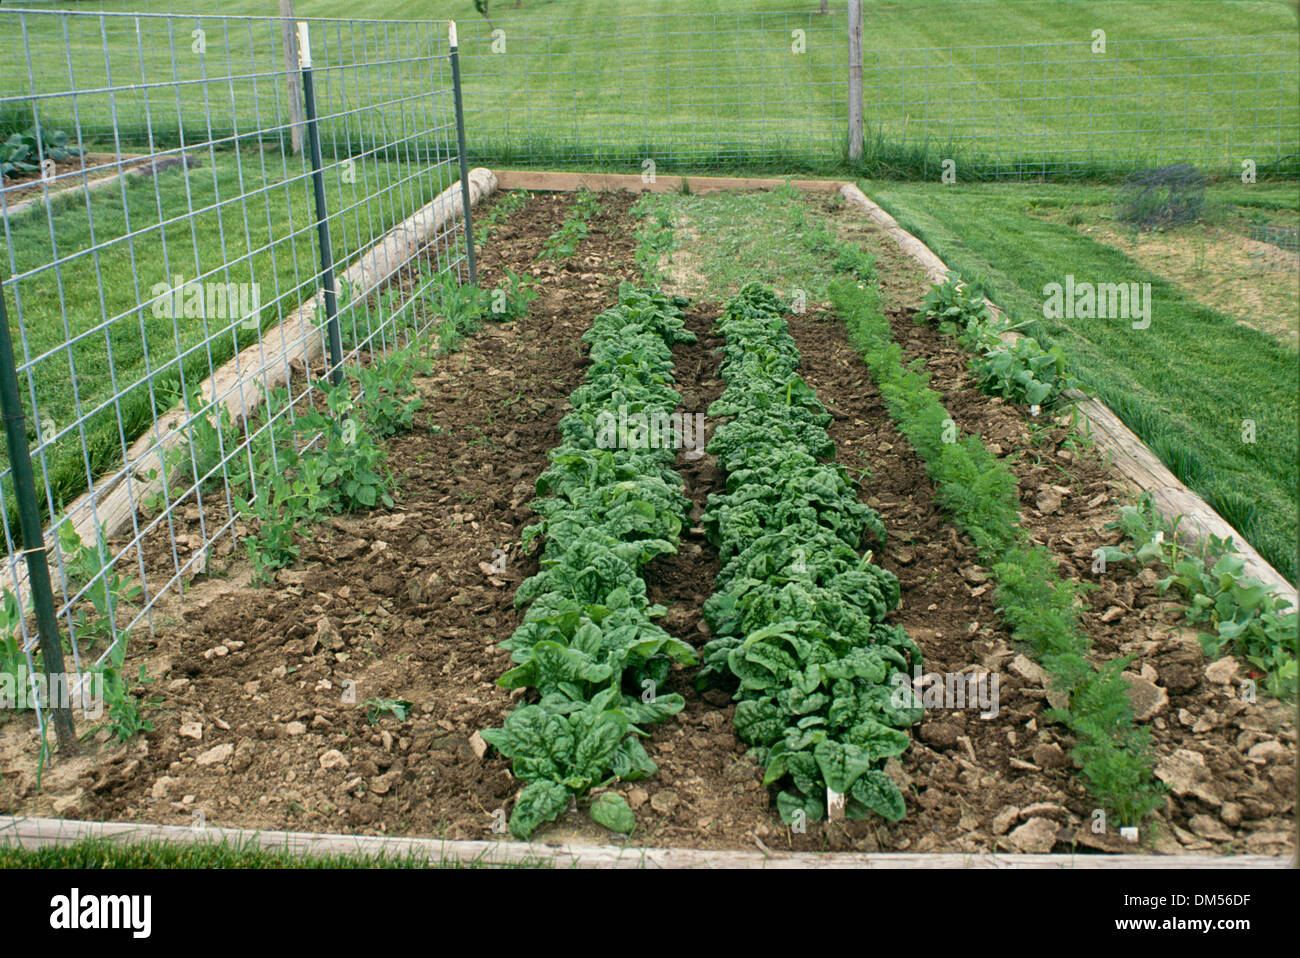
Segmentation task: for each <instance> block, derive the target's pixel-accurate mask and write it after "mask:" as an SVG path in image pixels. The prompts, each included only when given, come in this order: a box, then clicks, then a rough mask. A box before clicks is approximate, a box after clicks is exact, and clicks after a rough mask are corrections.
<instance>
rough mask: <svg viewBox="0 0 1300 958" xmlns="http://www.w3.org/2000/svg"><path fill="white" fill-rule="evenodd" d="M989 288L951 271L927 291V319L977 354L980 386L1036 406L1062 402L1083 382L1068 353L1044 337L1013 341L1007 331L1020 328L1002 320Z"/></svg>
mask: <svg viewBox="0 0 1300 958" xmlns="http://www.w3.org/2000/svg"><path fill="white" fill-rule="evenodd" d="M987 295H988V292H987V290H985V289H984V287H983V286H981V285H980V284H979V283H967V282H963V281H962V278H961V276H959V275H958V274H956V273H949V274H948V276H947V279H946V280H945V281H944V282H943V283H936V284H934V285H933V286H932V287H930V290H929V292H927V293H926V294H925V302H924V303H923V304H922V307H921V310H922V313H923V314H924V315H925V317H926V318H927V319H929V320H930V321H931V322H934V323H937V324H938V325H939V328H940V329H941V330H943V331H944V332H946V333H948V334H950V335H953V336H956V337H957V341H958V342H959V343H961V345H962V346H964V347H965V348H966V349H968V350H970V351H971V352H973V353H974V354H975V355H974V356H972V357H971V361H970V369H971V372H973V373H974V374H975V376H976V378H977V379H978V380H979V387H980V389H981V390H982V391H983V392H984V393H986V394H988V395H990V396H1001V397H1002V398H1004V399H1006V400H1008V401H1010V402H1013V403H1020V404H1022V405H1026V406H1031V407H1034V408H1035V409H1037V408H1039V407H1041V408H1043V409H1050V408H1052V407H1053V406H1055V405H1057V404H1058V403H1059V402H1060V401H1061V399H1062V397H1063V395H1064V393H1065V391H1066V390H1067V389H1077V388H1078V387H1079V386H1080V383H1079V382H1078V380H1076V379H1074V378H1073V377H1072V376H1070V375H1069V373H1067V372H1066V368H1065V354H1064V353H1063V352H1061V348H1060V347H1059V346H1053V347H1052V348H1051V349H1047V350H1045V349H1043V347H1042V346H1040V345H1038V341H1037V340H1035V339H1032V338H1031V337H1029V336H1021V337H1020V338H1019V339H1017V340H1016V341H1015V342H1014V343H1007V342H1006V341H1004V340H1003V339H1002V334H1003V333H1006V332H1008V331H1010V330H1012V329H1013V328H1014V327H1013V326H1012V325H1011V323H1010V322H1009V321H1007V320H1006V319H997V318H995V317H994V315H993V313H992V312H991V311H990V310H989V307H988V303H986V302H985V298H986V297H987Z"/></svg>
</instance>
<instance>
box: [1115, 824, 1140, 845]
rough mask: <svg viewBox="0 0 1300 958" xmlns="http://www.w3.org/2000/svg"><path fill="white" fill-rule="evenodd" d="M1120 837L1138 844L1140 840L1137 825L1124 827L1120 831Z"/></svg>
mask: <svg viewBox="0 0 1300 958" xmlns="http://www.w3.org/2000/svg"><path fill="white" fill-rule="evenodd" d="M1119 837H1120V838H1122V839H1124V841H1126V842H1136V841H1137V840H1138V830H1137V826H1136V825H1124V826H1122V827H1121V828H1120V830H1119Z"/></svg>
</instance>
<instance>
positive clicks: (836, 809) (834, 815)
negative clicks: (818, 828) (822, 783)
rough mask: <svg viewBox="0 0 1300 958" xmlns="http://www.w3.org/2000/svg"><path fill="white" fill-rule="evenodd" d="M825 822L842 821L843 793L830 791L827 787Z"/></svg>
mask: <svg viewBox="0 0 1300 958" xmlns="http://www.w3.org/2000/svg"><path fill="white" fill-rule="evenodd" d="M826 820H827V821H831V822H842V821H844V793H843V792H836V791H834V790H832V789H831V787H830V786H829V785H828V786H827V787H826Z"/></svg>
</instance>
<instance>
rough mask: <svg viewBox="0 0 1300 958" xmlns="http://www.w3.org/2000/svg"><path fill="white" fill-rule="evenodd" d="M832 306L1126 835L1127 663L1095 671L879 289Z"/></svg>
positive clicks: (1006, 479) (1148, 781) (985, 464)
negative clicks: (1062, 697) (1063, 701)
mask: <svg viewBox="0 0 1300 958" xmlns="http://www.w3.org/2000/svg"><path fill="white" fill-rule="evenodd" d="M831 300H832V302H833V303H834V305H835V307H836V309H837V311H838V312H839V313H840V315H841V316H842V317H843V318H844V321H845V323H846V324H847V326H848V331H849V337H850V339H851V340H852V342H853V344H854V345H855V346H856V347H857V348H858V350H859V351H860V352H861V354H862V356H863V359H864V360H865V361H866V363H867V366H868V367H869V368H870V370H871V374H872V376H873V377H874V378H875V380H876V382H877V383H878V384H879V386H880V391H881V393H882V394H883V395H884V397H885V401H886V404H887V405H888V407H889V411H890V414H891V415H892V416H893V418H894V421H895V423H896V424H897V426H898V428H899V431H900V432H902V433H903V435H905V436H906V437H907V439H908V441H909V442H911V444H912V446H913V447H914V448H915V449H916V451H917V453H918V454H919V455H920V456H921V458H922V459H924V460H925V463H926V470H927V472H928V473H929V475H930V478H931V480H932V481H933V482H934V484H935V488H936V493H937V497H938V499H939V501H940V502H941V503H942V504H943V506H944V507H945V508H946V509H947V510H948V511H949V513H951V515H952V517H953V519H954V520H955V522H956V523H957V525H958V527H959V528H961V529H962V531H964V532H965V533H966V534H967V535H969V536H970V538H971V540H972V541H973V542H974V544H975V547H976V549H977V551H978V552H979V556H980V560H981V561H982V562H983V563H984V564H985V565H986V566H988V567H989V568H990V569H991V570H992V572H993V578H994V580H995V581H996V583H997V591H996V602H997V606H998V611H999V613H1000V614H1001V616H1002V618H1003V620H1004V621H1005V622H1006V624H1007V626H1008V627H1009V628H1010V630H1011V633H1012V635H1013V636H1014V637H1015V638H1016V639H1017V640H1019V641H1022V642H1024V643H1026V644H1027V645H1028V646H1029V648H1030V650H1031V652H1032V654H1033V656H1034V657H1035V658H1036V659H1037V661H1038V662H1039V663H1040V664H1041V665H1042V666H1043V668H1044V669H1045V670H1046V671H1047V672H1048V674H1049V675H1050V677H1051V681H1052V684H1053V688H1054V690H1055V691H1058V692H1062V693H1065V694H1067V695H1068V697H1069V698H1068V702H1069V704H1068V707H1067V708H1064V709H1052V710H1049V711H1048V712H1047V713H1045V717H1046V718H1047V719H1048V720H1049V721H1056V722H1060V723H1062V724H1064V725H1065V726H1066V727H1067V728H1068V729H1069V730H1070V731H1071V732H1072V733H1073V734H1074V736H1075V740H1076V741H1075V746H1074V750H1073V755H1074V758H1075V759H1077V761H1078V763H1079V765H1080V766H1081V768H1082V771H1083V775H1084V777H1085V778H1086V779H1087V781H1088V785H1089V788H1090V790H1091V792H1092V794H1093V795H1094V797H1095V799H1096V800H1097V801H1098V803H1099V804H1100V805H1102V806H1103V807H1104V808H1106V809H1107V810H1109V811H1111V812H1112V813H1114V814H1115V816H1116V817H1117V818H1118V819H1119V822H1120V824H1124V825H1130V824H1137V823H1138V822H1139V821H1140V820H1141V819H1142V818H1143V817H1144V816H1145V815H1146V814H1147V813H1149V812H1150V811H1152V810H1153V809H1155V808H1156V807H1158V806H1159V805H1160V804H1161V801H1162V798H1161V792H1160V790H1159V788H1158V786H1157V785H1156V784H1155V782H1154V779H1153V777H1152V772H1151V768H1152V756H1151V752H1150V734H1149V732H1148V731H1147V729H1145V728H1141V727H1138V726H1137V725H1135V723H1134V721H1133V714H1132V708H1131V706H1130V704H1129V699H1128V694H1127V685H1126V683H1125V682H1124V680H1123V679H1122V678H1121V675H1120V673H1121V672H1123V670H1124V668H1125V666H1126V665H1127V660H1126V659H1113V660H1111V661H1108V662H1106V663H1104V664H1103V665H1101V666H1100V667H1094V666H1093V665H1092V663H1091V662H1090V661H1089V659H1088V651H1089V646H1090V642H1089V640H1088V638H1087V636H1086V635H1084V633H1083V632H1082V631H1081V629H1080V627H1079V622H1078V616H1079V608H1080V601H1079V589H1078V588H1077V587H1076V586H1074V585H1073V584H1071V583H1069V582H1066V581H1063V580H1061V578H1060V577H1059V576H1058V574H1057V570H1056V564H1055V562H1054V561H1053V559H1052V557H1051V555H1050V554H1049V553H1048V552H1047V550H1046V549H1044V548H1042V547H1041V546H1034V545H1031V544H1030V542H1029V538H1028V535H1027V534H1026V533H1025V531H1024V530H1023V529H1022V528H1021V527H1020V522H1019V520H1020V516H1019V512H1018V504H1019V497H1018V493H1017V484H1016V478H1015V476H1014V475H1013V474H1012V473H1011V471H1010V470H1009V469H1008V468H1007V467H1006V466H1005V465H1004V464H1003V463H1002V462H1000V461H999V460H998V459H996V458H995V457H994V456H993V455H992V454H991V453H990V452H989V451H988V450H987V449H986V448H985V447H984V445H983V444H982V443H981V442H980V441H979V439H978V438H977V437H975V436H969V435H968V436H962V437H960V438H959V439H955V440H954V432H953V423H952V420H951V419H950V418H949V417H948V413H947V411H946V410H945V409H944V407H943V405H942V403H941V402H940V399H939V397H938V395H937V394H936V393H935V392H934V391H933V390H932V389H931V388H930V387H929V385H928V377H927V376H926V375H925V374H923V373H919V372H916V371H914V370H912V369H910V368H908V366H906V365H905V364H904V363H903V359H902V350H901V348H900V347H899V346H898V344H897V343H895V342H894V341H893V336H892V331H891V329H890V326H889V321H888V320H887V319H886V318H885V316H884V314H883V313H882V311H881V309H880V296H879V290H878V289H877V288H876V287H874V286H870V285H867V284H863V283H854V282H849V281H844V282H840V283H836V284H833V285H832V287H831Z"/></svg>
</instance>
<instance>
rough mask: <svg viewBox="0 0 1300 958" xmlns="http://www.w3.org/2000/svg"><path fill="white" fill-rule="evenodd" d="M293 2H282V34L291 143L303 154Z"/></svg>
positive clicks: (300, 97)
mask: <svg viewBox="0 0 1300 958" xmlns="http://www.w3.org/2000/svg"><path fill="white" fill-rule="evenodd" d="M296 21H297V15H296V14H295V13H294V11H293V0H280V33H281V35H282V36H283V37H284V76H285V79H286V80H287V81H288V83H289V143H290V146H291V147H292V149H293V152H294V153H301V152H302V86H301V80H300V79H299V74H298V40H297V37H296V34H295V32H294V31H295V27H294V24H295V22H296Z"/></svg>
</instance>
